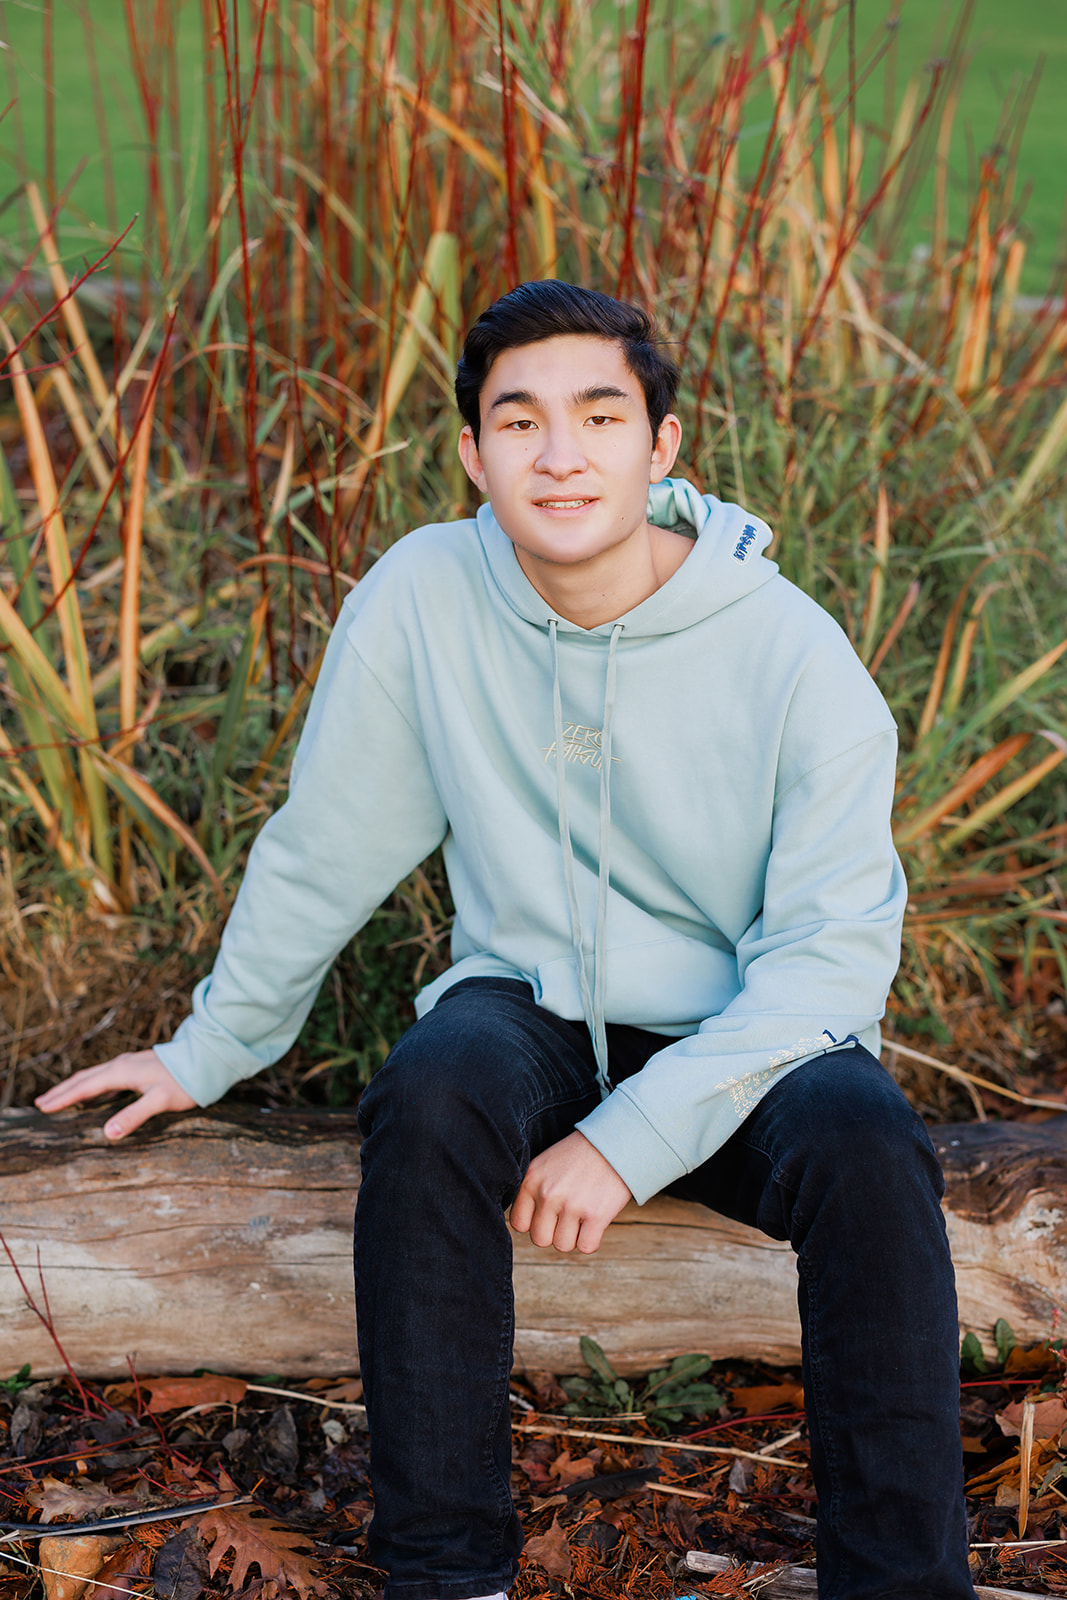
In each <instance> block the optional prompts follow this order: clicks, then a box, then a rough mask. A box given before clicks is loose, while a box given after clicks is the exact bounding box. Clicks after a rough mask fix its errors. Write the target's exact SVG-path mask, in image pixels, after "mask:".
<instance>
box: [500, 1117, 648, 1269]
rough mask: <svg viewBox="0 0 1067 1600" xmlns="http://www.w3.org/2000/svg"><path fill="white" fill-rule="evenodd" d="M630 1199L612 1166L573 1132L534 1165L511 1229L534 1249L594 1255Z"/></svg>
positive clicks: (517, 1200) (515, 1206)
mask: <svg viewBox="0 0 1067 1600" xmlns="http://www.w3.org/2000/svg"><path fill="white" fill-rule="evenodd" d="M630 1198H631V1195H630V1191H629V1189H628V1188H627V1187H626V1185H625V1183H624V1182H623V1181H622V1179H621V1178H620V1177H619V1174H618V1173H617V1172H616V1171H615V1168H614V1167H613V1166H612V1165H611V1163H610V1162H609V1161H608V1160H606V1158H605V1157H604V1156H602V1155H601V1154H600V1151H599V1150H598V1149H597V1148H596V1147H595V1145H591V1144H590V1143H589V1140H588V1139H587V1138H586V1137H585V1135H584V1134H581V1133H578V1132H577V1130H575V1132H574V1133H570V1134H568V1135H567V1137H566V1138H565V1139H561V1140H560V1141H559V1143H558V1144H554V1145H550V1146H549V1148H548V1149H547V1150H543V1151H542V1152H541V1154H540V1155H539V1156H535V1157H534V1159H533V1160H532V1161H531V1162H530V1165H529V1167H528V1169H527V1172H526V1176H525V1178H523V1180H522V1184H521V1186H520V1188H519V1192H518V1194H517V1195H516V1196H515V1202H514V1204H513V1205H512V1208H511V1226H512V1227H513V1228H514V1229H515V1230H516V1231H517V1232H518V1233H528V1234H529V1235H530V1238H531V1240H532V1242H533V1243H534V1244H537V1245H550V1244H551V1245H554V1246H555V1247H556V1249H557V1250H561V1251H567V1250H580V1251H581V1252H582V1253H583V1254H584V1255H592V1254H593V1252H594V1251H595V1250H597V1249H599V1248H600V1241H601V1239H602V1238H603V1237H604V1230H605V1228H606V1227H607V1226H608V1224H609V1222H613V1221H614V1220H615V1218H616V1217H617V1216H618V1214H619V1212H620V1211H621V1210H622V1208H623V1206H624V1205H625V1204H626V1202H627V1200H629V1199H630Z"/></svg>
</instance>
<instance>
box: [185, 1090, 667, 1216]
mask: <svg viewBox="0 0 1067 1600" xmlns="http://www.w3.org/2000/svg"><path fill="white" fill-rule="evenodd" d="M190 1092H191V1091H190ZM577 1128H578V1132H579V1133H581V1134H584V1136H585V1138H587V1139H588V1140H589V1143H590V1144H591V1145H593V1146H594V1147H595V1148H596V1149H597V1150H599V1151H600V1154H601V1155H602V1156H603V1157H604V1159H605V1160H606V1161H609V1162H610V1163H611V1165H612V1166H613V1167H614V1168H615V1171H616V1172H617V1173H618V1174H619V1177H620V1178H621V1179H622V1181H623V1183H625V1185H626V1187H627V1188H628V1189H629V1191H630V1193H631V1194H632V1195H633V1197H634V1199H635V1200H636V1201H637V1203H638V1205H639V1206H643V1205H644V1204H645V1201H646V1200H651V1198H652V1196H653V1195H654V1194H659V1192H660V1190H661V1189H665V1188H666V1187H667V1185H668V1184H669V1183H674V1182H675V1180H676V1179H677V1178H681V1177H684V1175H685V1174H686V1172H688V1170H689V1167H688V1164H687V1162H686V1161H685V1159H684V1158H683V1157H682V1156H680V1155H679V1154H678V1152H677V1151H676V1150H674V1149H672V1147H671V1146H670V1145H669V1144H668V1143H667V1141H666V1140H665V1139H664V1138H663V1136H662V1134H660V1133H659V1132H657V1130H656V1129H655V1128H654V1127H653V1126H652V1124H651V1123H650V1122H649V1120H648V1118H647V1117H646V1116H645V1114H644V1112H643V1111H642V1110H641V1108H640V1107H639V1106H637V1105H635V1104H634V1102H633V1101H632V1100H631V1099H630V1098H629V1097H628V1096H627V1094H626V1093H625V1090H624V1088H619V1089H616V1090H614V1091H613V1093H611V1094H609V1095H608V1097H607V1099H606V1100H602V1101H601V1103H600V1105H598V1106H597V1108H596V1110H595V1111H591V1112H590V1113H589V1115H588V1116H587V1117H584V1118H583V1119H582V1121H581V1122H579V1123H578V1124H577Z"/></svg>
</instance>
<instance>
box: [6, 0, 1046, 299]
mask: <svg viewBox="0 0 1067 1600" xmlns="http://www.w3.org/2000/svg"><path fill="white" fill-rule="evenodd" d="M591 3H592V4H593V5H594V6H595V5H597V4H601V3H602V0H591ZM629 3H630V4H631V5H632V0H629ZM701 3H702V4H703V5H704V6H705V7H706V12H707V19H708V38H709V42H710V40H711V38H712V37H713V36H714V35H715V34H716V33H717V32H721V31H722V30H724V29H725V30H729V31H737V30H738V29H739V28H740V27H742V26H743V24H744V22H745V19H746V18H747V16H748V15H749V14H750V11H751V0H701ZM53 4H54V37H55V46H54V48H55V139H56V176H57V183H58V186H59V188H60V189H62V188H63V186H64V185H66V184H67V183H68V182H69V181H70V180H71V179H72V178H73V177H74V175H75V174H76V173H77V177H76V180H75V182H74V184H73V188H72V190H71V196H70V201H69V205H68V208H67V212H66V215H65V221H64V225H63V245H64V248H65V249H66V250H68V251H70V252H71V253H72V254H73V255H75V257H77V256H78V255H79V254H81V253H83V252H85V253H89V252H91V251H92V249H93V248H94V245H96V244H101V245H102V244H103V243H105V242H106V241H108V240H109V239H110V238H111V237H113V235H114V231H115V229H116V227H118V228H120V229H121V228H122V227H124V226H125V225H126V224H127V223H128V222H129V221H130V219H131V218H132V217H133V216H134V214H135V213H138V212H141V213H143V212H144V208H145V192H146V189H145V152H146V135H145V123H144V116H143V113H142V109H141V106H140V103H139V100H138V95H137V90H136V84H135V80H134V75H133V72H132V70H131V62H130V52H129V47H128V42H127V33H126V21H125V12H124V5H123V0H53ZM657 7H662V8H663V9H664V14H665V15H667V14H669V13H668V12H667V9H666V8H667V0H653V17H655V14H656V10H657ZM896 8H900V24H899V29H898V36H897V45H896V51H897V65H896V81H895V98H896V100H897V102H898V103H899V98H900V95H901V93H902V91H903V86H904V83H905V82H906V80H907V79H908V77H909V76H910V75H911V74H913V73H922V71H923V69H924V66H925V64H926V63H927V62H928V61H929V60H930V59H931V57H932V56H933V55H935V54H936V52H937V49H938V47H939V43H942V44H943V42H944V40H945V38H946V36H947V32H948V24H949V22H950V20H951V17H952V16H953V15H954V14H955V10H956V8H955V6H954V5H947V4H945V3H940V4H939V3H938V0H903V3H902V0H857V12H856V15H857V37H858V39H859V40H861V41H863V40H867V39H870V38H871V37H872V36H873V35H875V34H876V33H878V32H879V31H880V30H881V29H882V28H883V27H884V24H885V21H886V19H887V17H889V16H890V15H891V13H892V11H893V10H894V9H896ZM300 9H301V8H300V7H299V6H296V7H295V8H292V7H291V8H290V10H291V11H292V13H293V14H294V15H296V14H297V13H298V12H299V11H300ZM135 10H136V13H137V15H138V16H143V17H144V18H145V19H146V28H147V27H148V26H149V25H150V19H151V17H152V15H153V12H154V10H155V8H154V6H153V5H152V4H150V3H149V0H135ZM304 10H305V11H309V10H310V8H304ZM772 10H773V14H774V16H775V18H776V20H777V22H778V25H779V26H782V25H783V24H784V22H785V21H786V20H788V18H789V16H790V15H792V13H793V10H794V5H793V0H790V3H787V4H786V5H784V6H777V7H773V8H772ZM169 11H170V15H171V16H172V17H173V19H174V27H175V31H176V41H177V46H176V60H177V63H178V84H177V89H178V95H177V98H178V108H179V109H178V119H179V122H180V126H181V137H180V146H179V153H178V154H177V155H170V156H168V157H167V159H166V162H165V166H164V181H165V182H166V183H168V184H169V185H170V186H171V189H172V192H176V193H179V194H184V195H186V196H188V197H190V198H191V200H192V205H191V208H190V210H189V221H188V225H189V227H190V228H192V229H194V230H196V229H200V228H202V225H203V204H202V195H203V189H204V177H203V172H204V151H203V126H202V102H203V73H204V70H205V53H204V48H203V43H202V34H201V21H200V6H199V4H198V3H196V0H185V3H184V4H183V3H181V0H176V3H174V4H172V5H171V6H170V8H169ZM43 14H44V0H0V40H2V41H3V43H4V46H5V49H4V51H3V53H2V55H3V65H4V67H5V68H6V71H7V89H6V94H5V100H11V101H12V102H13V104H12V105H11V107H10V108H9V110H8V112H7V115H6V117H5V118H4V121H3V125H2V126H0V163H2V169H3V172H4V176H5V178H6V180H7V181H6V184H5V185H3V186H2V188H0V195H2V194H4V193H7V194H10V192H11V191H12V190H13V189H14V188H15V187H16V186H17V184H18V182H19V180H20V179H21V178H22V177H24V176H26V175H29V176H33V177H38V178H40V177H41V176H42V175H43V173H44V169H45V116H44V104H45V93H46V91H45V76H44V66H43V51H42V40H43V24H42V18H43ZM614 16H615V8H614V6H612V7H611V14H610V16H608V15H607V14H606V20H605V26H606V27H607V28H610V29H612V30H614V28H615V21H614ZM688 21H689V23H690V26H692V23H693V17H690V18H689V19H688ZM660 38H661V40H662V38H663V35H660ZM969 38H970V48H971V50H972V51H973V59H972V62H971V65H970V69H969V71H968V73H967V77H966V80H965V86H964V92H963V96H962V99H961V103H960V109H959V113H958V115H957V119H956V125H955V134H954V141H953V150H952V169H953V174H954V190H953V193H954V200H953V203H952V205H951V210H950V222H951V226H952V228H953V229H954V230H962V229H963V228H964V226H965V221H966V216H965V206H964V200H963V198H962V196H963V193H964V191H965V189H966V187H967V174H968V171H969V170H970V171H973V170H974V168H975V165H976V159H977V153H980V152H981V151H983V150H986V149H988V148H989V147H990V145H991V144H992V143H993V141H994V138H995V136H996V132H997V128H998V124H999V122H1000V118H1001V112H1002V108H1003V106H1004V104H1005V101H1006V100H1007V98H1008V96H1009V94H1010V93H1011V92H1012V91H1013V89H1015V88H1017V87H1018V86H1019V85H1020V84H1021V83H1023V82H1024V81H1026V80H1028V79H1029V78H1030V76H1031V74H1032V73H1033V71H1034V68H1035V66H1036V65H1037V63H1038V61H1039V60H1042V59H1043V62H1044V67H1043V72H1042V76H1041V80H1040V83H1039V86H1038V89H1037V92H1036V94H1035V96H1034V101H1033V106H1032V109H1031V112H1030V116H1029V120H1028V123H1027V127H1026V133H1025V137H1024V139H1023V142H1022V149H1021V157H1020V178H1021V180H1022V183H1023V185H1024V186H1029V187H1030V188H1031V189H1032V193H1031V195H1030V198H1029V201H1028V203H1027V206H1026V211H1025V225H1026V233H1027V235H1028V246H1029V247H1028V256H1027V265H1026V271H1025V274H1024V279H1023V287H1024V289H1026V290H1028V291H1030V292H1031V293H1040V292H1043V291H1044V290H1045V289H1047V288H1048V287H1049V285H1050V282H1051V281H1052V275H1053V268H1054V265H1055V263H1056V262H1057V260H1059V261H1060V262H1062V259H1063V248H1062V245H1063V241H1062V229H1061V223H1062V216H1063V206H1064V198H1065V188H1067V185H1065V180H1064V152H1065V143H1067V141H1065V136H1064V118H1063V109H1062V107H1063V101H1064V97H1065V93H1067V19H1065V18H1064V16H1063V14H1062V12H1061V5H1060V3H1059V0H1013V3H1012V4H1010V5H1005V4H1004V0H975V5H974V17H973V22H972V26H971V29H970V35H969ZM145 42H146V48H148V49H151V41H150V40H148V39H146V41H145ZM94 56H95V61H96V68H97V71H96V86H95V88H94V73H93V70H92V61H93V58H94ZM836 61H837V65H838V67H840V64H841V56H840V53H838V56H837V58H836ZM650 64H653V63H651V58H650ZM655 91H656V85H655V81H654V71H653V72H652V73H650V81H649V83H648V92H649V96H650V100H651V99H652V98H654V96H655ZM883 98H884V87H883V78H882V75H881V74H879V75H878V77H877V80H876V81H875V82H873V83H872V84H870V85H869V86H868V87H866V88H865V89H864V90H863V91H862V93H861V100H860V114H861V117H862V118H863V119H870V120H873V121H877V122H878V123H881V122H882V120H883V114H884V108H883ZM101 123H103V125H104V128H106V140H107V144H108V145H109V146H110V159H111V164H112V167H113V171H114V193H113V197H112V198H111V200H109V195H108V187H107V184H106V181H105V175H106V172H107V167H108V158H107V152H106V150H105V143H104V139H103V137H102V129H101ZM164 129H165V132H164V137H163V141H162V143H163V145H164V147H165V148H166V149H168V150H170V149H172V148H173V140H172V136H171V131H170V129H171V124H170V123H168V122H167V120H166V118H164ZM759 133H760V129H759V127H758V126H757V125H755V124H750V125H749V126H748V127H747V128H746V130H745V134H746V137H747V138H748V139H751V140H752V141H753V148H755V147H756V145H757V142H758V138H759ZM79 168H80V171H79ZM928 221H929V204H928V202H927V200H926V196H925V195H920V200H919V205H918V207H917V212H916V215H915V217H914V218H913V220H912V221H911V223H910V224H909V226H908V229H907V231H906V234H905V244H906V245H907V246H908V247H913V246H914V245H916V244H919V243H921V242H922V241H923V239H924V237H925V236H926V234H927V233H928V231H929V230H928ZM23 226H25V219H24V212H23V210H22V208H20V207H17V206H11V205H9V206H7V207H6V209H4V210H3V211H2V212H0V232H2V233H6V234H7V235H8V237H11V236H12V235H15V234H17V230H18V229H19V227H23ZM140 227H141V224H140V223H138V224H136V225H135V227H134V230H133V233H132V234H131V244H137V243H139V242H140V238H141V234H140ZM1057 287H1058V288H1059V289H1060V292H1062V273H1061V277H1060V282H1059V284H1058V285H1057Z"/></svg>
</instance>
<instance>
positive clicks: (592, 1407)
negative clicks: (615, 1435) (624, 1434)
mask: <svg viewBox="0 0 1067 1600" xmlns="http://www.w3.org/2000/svg"><path fill="white" fill-rule="evenodd" d="M579 1347H580V1349H581V1352H582V1360H583V1361H584V1362H585V1363H586V1365H587V1366H588V1368H589V1370H590V1373H591V1374H592V1376H591V1377H590V1378H580V1377H570V1378H562V1379H561V1380H560V1382H561V1385H562V1388H563V1391H564V1393H565V1394H566V1395H567V1396H568V1397H569V1398H568V1402H567V1404H566V1405H565V1406H564V1407H563V1410H564V1413H565V1414H566V1415H568V1416H573V1417H606V1416H618V1415H622V1414H626V1415H633V1414H634V1413H635V1412H641V1413H643V1414H644V1416H645V1417H646V1418H647V1419H648V1421H649V1422H650V1423H651V1425H652V1426H653V1427H654V1428H656V1429H658V1430H659V1431H660V1432H663V1433H665V1432H667V1430H668V1428H669V1427H676V1426H677V1425H678V1423H680V1422H681V1421H683V1419H684V1418H686V1417H692V1418H695V1417H707V1416H710V1415H712V1414H713V1413H714V1412H716V1411H718V1410H719V1408H720V1407H721V1406H722V1405H724V1404H725V1397H724V1396H723V1395H722V1394H720V1392H719V1390H718V1389H716V1388H715V1387H714V1385H713V1384H710V1383H702V1382H701V1381H700V1380H701V1379H702V1378H703V1376H704V1374H705V1373H706V1372H708V1371H710V1369H711V1361H710V1360H709V1359H708V1357H707V1356H700V1355H688V1356H675V1358H674V1360H673V1361H672V1362H671V1363H670V1365H669V1366H667V1367H659V1368H657V1370H656V1371H655V1372H650V1373H649V1374H648V1377H647V1378H646V1379H645V1380H644V1382H643V1383H640V1382H639V1383H638V1384H637V1385H636V1386H634V1385H631V1384H629V1383H627V1381H626V1379H625V1378H620V1377H619V1375H618V1373H617V1372H616V1371H615V1369H614V1367H613V1366H612V1365H611V1362H610V1361H609V1360H608V1358H607V1356H606V1355H605V1354H604V1352H603V1350H602V1349H601V1348H600V1346H599V1345H598V1344H597V1342H596V1340H595V1339H590V1338H588V1337H587V1336H585V1335H583V1336H582V1338H581V1340H580V1341H579Z"/></svg>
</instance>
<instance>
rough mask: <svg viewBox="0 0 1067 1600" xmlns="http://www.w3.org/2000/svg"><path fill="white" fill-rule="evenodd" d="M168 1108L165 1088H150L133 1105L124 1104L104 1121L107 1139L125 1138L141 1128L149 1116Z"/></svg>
mask: <svg viewBox="0 0 1067 1600" xmlns="http://www.w3.org/2000/svg"><path fill="white" fill-rule="evenodd" d="M166 1110H167V1095H166V1091H165V1090H163V1089H148V1090H147V1091H146V1092H145V1093H144V1094H143V1095H142V1096H141V1098H140V1099H139V1100H135V1101H134V1102H133V1104H132V1105H129V1106H123V1108H122V1110H121V1111H116V1113H115V1115H114V1116H113V1117H109V1118H108V1120H107V1121H106V1122H105V1123H104V1138H105V1139H124V1138H125V1137H126V1135H127V1134H128V1133H132V1132H133V1130H134V1129H135V1128H139V1127H140V1126H141V1124H142V1123H143V1122H147V1121H148V1119H149V1117H154V1116H156V1115H158V1113H159V1112H160V1111H166Z"/></svg>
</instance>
